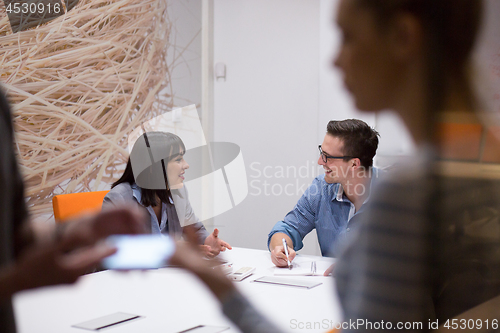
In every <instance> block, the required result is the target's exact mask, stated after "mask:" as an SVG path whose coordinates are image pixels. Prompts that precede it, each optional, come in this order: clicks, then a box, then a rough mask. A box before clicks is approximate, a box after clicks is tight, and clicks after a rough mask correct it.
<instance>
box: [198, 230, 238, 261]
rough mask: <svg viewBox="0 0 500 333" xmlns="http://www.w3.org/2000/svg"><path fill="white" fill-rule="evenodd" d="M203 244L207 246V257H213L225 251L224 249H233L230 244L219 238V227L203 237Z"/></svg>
mask: <svg viewBox="0 0 500 333" xmlns="http://www.w3.org/2000/svg"><path fill="white" fill-rule="evenodd" d="M205 245H206V246H208V247H209V249H208V251H207V253H206V255H207V256H208V257H215V256H216V255H218V254H219V253H220V252H224V251H226V249H229V250H232V249H233V248H232V247H231V245H229V244H228V243H226V242H224V241H223V240H222V239H220V238H219V229H217V228H215V229H214V232H212V233H211V234H210V235H209V236H208V237H207V239H205Z"/></svg>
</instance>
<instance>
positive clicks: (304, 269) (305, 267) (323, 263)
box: [274, 257, 334, 276]
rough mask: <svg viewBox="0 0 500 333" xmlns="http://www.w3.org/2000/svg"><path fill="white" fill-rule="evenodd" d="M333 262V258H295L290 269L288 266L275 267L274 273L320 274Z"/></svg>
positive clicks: (284, 274)
mask: <svg viewBox="0 0 500 333" xmlns="http://www.w3.org/2000/svg"><path fill="white" fill-rule="evenodd" d="M333 263H334V261H333V260H331V261H330V260H311V259H307V258H298V257H297V258H295V259H294V260H293V262H292V269H290V268H288V267H275V268H274V275H283V276H294V275H295V276H312V275H315V276H322V275H323V273H324V272H325V271H326V270H327V269H328V268H329V267H330V266H331V265H332V264H333Z"/></svg>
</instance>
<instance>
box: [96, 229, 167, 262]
mask: <svg viewBox="0 0 500 333" xmlns="http://www.w3.org/2000/svg"><path fill="white" fill-rule="evenodd" d="M106 243H107V244H108V245H109V246H112V247H116V248H117V252H116V253H115V254H113V255H111V256H109V257H107V258H104V259H103V261H102V266H103V267H104V268H106V269H116V270H131V269H153V268H160V267H163V266H165V264H166V263H167V262H168V260H169V259H170V257H171V256H172V255H173V254H174V252H175V244H174V242H173V241H172V239H171V238H170V237H168V236H167V235H113V236H109V237H108V238H107V239H106Z"/></svg>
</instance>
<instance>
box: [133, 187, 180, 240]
mask: <svg viewBox="0 0 500 333" xmlns="http://www.w3.org/2000/svg"><path fill="white" fill-rule="evenodd" d="M131 187H132V195H133V196H134V198H135V200H137V202H138V203H140V202H141V200H142V192H141V189H140V188H139V186H137V185H136V184H133V185H132V186H131ZM170 203H174V202H173V201H172V198H170ZM144 208H146V209H147V211H148V213H149V215H151V233H152V234H168V224H167V219H168V217H167V207H166V205H165V203H164V202H162V203H161V222H160V223H158V218H157V217H156V214H155V212H154V210H153V207H151V206H149V207H144Z"/></svg>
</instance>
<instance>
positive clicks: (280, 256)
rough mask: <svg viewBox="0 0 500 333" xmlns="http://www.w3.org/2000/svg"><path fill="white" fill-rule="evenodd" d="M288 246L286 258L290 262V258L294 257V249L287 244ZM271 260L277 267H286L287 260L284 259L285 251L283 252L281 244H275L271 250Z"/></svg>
mask: <svg viewBox="0 0 500 333" xmlns="http://www.w3.org/2000/svg"><path fill="white" fill-rule="evenodd" d="M287 248H288V260H290V262H292V260H293V259H294V258H295V255H296V253H295V251H294V250H293V249H292V248H291V247H290V246H287ZM271 260H272V262H273V264H275V265H276V266H278V267H288V261H287V259H286V253H285V248H284V247H283V245H276V246H275V247H274V249H273V250H272V251H271Z"/></svg>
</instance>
